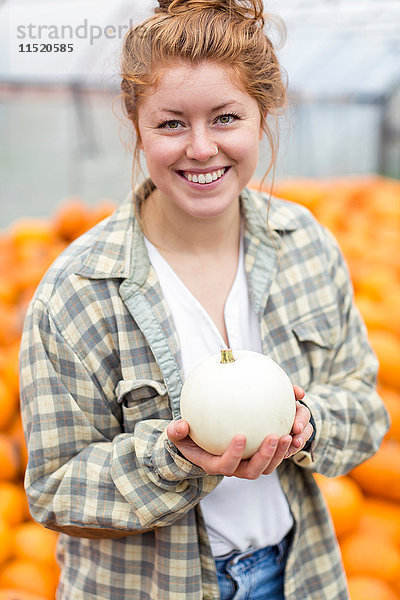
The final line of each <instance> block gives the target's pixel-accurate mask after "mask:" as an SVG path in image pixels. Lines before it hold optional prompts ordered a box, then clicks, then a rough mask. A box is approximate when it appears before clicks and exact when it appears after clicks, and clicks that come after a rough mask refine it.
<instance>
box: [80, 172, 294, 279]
mask: <svg viewBox="0 0 400 600" xmlns="http://www.w3.org/2000/svg"><path fill="white" fill-rule="evenodd" d="M154 189H155V186H154V184H153V182H152V181H151V180H150V179H148V180H146V181H145V182H144V183H143V184H142V185H141V186H140V187H139V188H138V190H137V191H136V193H135V195H134V196H133V194H132V193H129V194H128V196H127V197H126V198H125V200H124V202H123V203H122V204H121V205H120V207H119V208H118V209H117V210H116V211H115V212H114V214H113V215H112V216H111V217H110V218H109V219H108V220H107V221H106V222H105V223H103V224H100V225H98V226H97V227H99V228H100V232H99V231H98V229H97V231H96V229H94V230H92V231H90V232H88V234H86V235H87V236H89V239H88V242H89V244H88V248H87V251H85V252H83V254H82V261H81V265H80V267H79V269H78V270H77V271H75V272H76V274H77V275H81V276H83V277H88V278H93V279H106V278H121V279H125V278H128V277H130V278H132V279H136V277H135V274H134V273H133V272H132V271H133V270H134V271H140V276H139V279H140V280H142V279H144V278H145V275H146V272H147V271H148V265H149V260H148V256H147V251H146V248H145V244H144V241H143V234H142V231H141V229H140V224H139V221H138V219H137V215H138V214H139V209H140V204H141V202H142V201H143V200H144V199H145V198H146V197H147V196H148V195H149V194H150V193H151V192H152V191H153V190H154ZM240 202H241V206H242V211H243V216H244V220H245V227H246V229H248V231H249V233H250V234H254V235H256V236H257V237H259V238H260V239H264V241H266V242H267V243H269V244H270V243H271V239H270V237H271V232H284V231H292V230H294V229H297V228H298V227H299V222H298V219H297V218H296V216H295V215H293V211H291V210H290V207H289V205H290V203H288V202H286V201H281V200H277V199H276V198H274V197H273V196H269V195H268V194H264V193H262V194H260V193H259V192H258V191H255V190H252V189H249V188H245V189H244V190H243V191H242V193H241V195H240ZM135 207H136V210H135ZM90 237H92V238H93V243H90ZM272 237H275V238H276V233H275V234H274V235H273V236H272ZM132 249H133V250H134V251H133V252H132ZM138 254H139V255H138Z"/></svg>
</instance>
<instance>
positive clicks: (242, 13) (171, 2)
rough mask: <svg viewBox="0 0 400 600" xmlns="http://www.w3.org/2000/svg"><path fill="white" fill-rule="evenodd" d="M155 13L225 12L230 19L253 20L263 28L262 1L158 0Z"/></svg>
mask: <svg viewBox="0 0 400 600" xmlns="http://www.w3.org/2000/svg"><path fill="white" fill-rule="evenodd" d="M158 5H159V7H158V8H156V10H155V12H156V13H170V14H181V13H183V12H192V13H193V12H201V11H203V10H212V11H217V12H226V13H228V14H229V15H230V17H231V18H232V17H233V18H236V19H243V20H253V21H256V22H258V23H259V25H260V26H261V27H263V26H264V4H263V0H158Z"/></svg>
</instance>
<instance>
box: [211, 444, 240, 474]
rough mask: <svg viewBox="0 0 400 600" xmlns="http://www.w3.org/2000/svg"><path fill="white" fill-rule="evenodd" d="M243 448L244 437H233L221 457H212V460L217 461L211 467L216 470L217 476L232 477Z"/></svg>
mask: <svg viewBox="0 0 400 600" xmlns="http://www.w3.org/2000/svg"><path fill="white" fill-rule="evenodd" d="M245 446H246V437H245V436H244V435H235V437H234V438H233V439H232V441H231V443H230V444H229V447H228V449H227V450H226V451H225V452H224V454H223V455H222V456H215V457H213V458H214V459H217V460H215V461H213V462H214V465H213V467H214V469H217V473H218V474H219V475H225V476H226V477H232V476H233V475H234V474H235V472H236V470H237V468H238V466H239V464H240V462H241V461H242V457H243V452H244V449H245ZM207 472H208V470H207Z"/></svg>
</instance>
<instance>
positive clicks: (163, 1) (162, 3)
mask: <svg viewBox="0 0 400 600" xmlns="http://www.w3.org/2000/svg"><path fill="white" fill-rule="evenodd" d="M171 2H172V0H158V5H159V7H160V10H161V11H162V12H167V11H168V8H169V5H170V4H171Z"/></svg>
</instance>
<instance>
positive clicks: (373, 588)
mask: <svg viewBox="0 0 400 600" xmlns="http://www.w3.org/2000/svg"><path fill="white" fill-rule="evenodd" d="M348 585H349V593H350V600H399V599H398V596H397V594H395V592H394V591H393V589H392V588H391V587H390V585H388V584H387V583H386V582H385V581H382V580H380V579H377V578H376V577H369V576H368V575H353V576H352V577H349V578H348ZM0 600H1V598H0Z"/></svg>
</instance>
